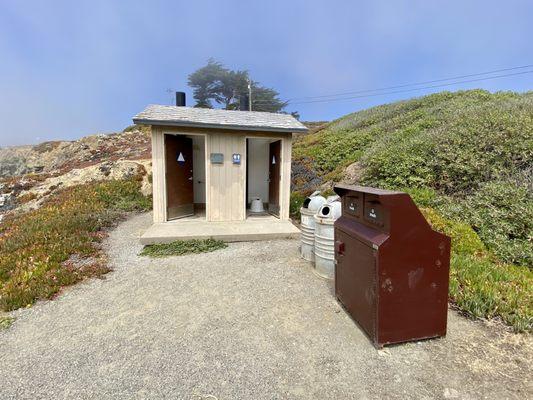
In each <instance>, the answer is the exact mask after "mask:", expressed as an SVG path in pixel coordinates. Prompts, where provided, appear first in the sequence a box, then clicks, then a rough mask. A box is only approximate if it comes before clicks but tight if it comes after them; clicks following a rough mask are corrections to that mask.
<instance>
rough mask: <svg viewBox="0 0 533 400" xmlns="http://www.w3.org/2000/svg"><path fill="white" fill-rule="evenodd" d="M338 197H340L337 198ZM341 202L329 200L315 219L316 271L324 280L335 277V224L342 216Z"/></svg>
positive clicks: (334, 199) (333, 199)
mask: <svg viewBox="0 0 533 400" xmlns="http://www.w3.org/2000/svg"><path fill="white" fill-rule="evenodd" d="M337 197H338V196H337ZM341 209H342V207H341V202H340V201H337V198H331V196H330V198H328V202H327V203H325V204H323V205H322V207H320V210H318V212H317V213H316V215H315V216H314V219H315V271H316V273H317V274H318V275H319V276H321V277H322V278H326V279H333V277H334V276H335V245H334V239H335V234H334V225H333V224H334V223H335V220H336V219H337V218H339V217H340V216H341Z"/></svg>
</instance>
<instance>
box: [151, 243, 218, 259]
mask: <svg viewBox="0 0 533 400" xmlns="http://www.w3.org/2000/svg"><path fill="white" fill-rule="evenodd" d="M226 247H228V245H227V244H226V243H224V242H223V241H222V240H215V239H213V238H210V239H205V240H200V239H193V240H176V241H174V242H171V243H160V244H150V245H148V246H144V249H143V250H142V251H141V256H149V257H154V258H157V257H168V256H182V255H185V254H193V253H208V252H211V251H215V250H219V249H223V248H226Z"/></svg>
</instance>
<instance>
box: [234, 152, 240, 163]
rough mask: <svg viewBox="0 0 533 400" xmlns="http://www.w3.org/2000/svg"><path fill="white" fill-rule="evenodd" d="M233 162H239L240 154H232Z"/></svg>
mask: <svg viewBox="0 0 533 400" xmlns="http://www.w3.org/2000/svg"><path fill="white" fill-rule="evenodd" d="M232 160H233V164H240V163H241V155H240V154H238V153H234V154H233V158H232Z"/></svg>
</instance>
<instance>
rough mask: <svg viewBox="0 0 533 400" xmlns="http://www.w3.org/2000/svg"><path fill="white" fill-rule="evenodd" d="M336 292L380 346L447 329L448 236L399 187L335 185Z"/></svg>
mask: <svg viewBox="0 0 533 400" xmlns="http://www.w3.org/2000/svg"><path fill="white" fill-rule="evenodd" d="M334 190H335V192H336V193H337V194H338V195H340V196H341V199H342V216H341V217H340V218H339V219H337V221H336V222H335V264H336V265H335V295H336V297H337V299H338V300H339V301H340V303H341V304H342V305H343V306H344V308H345V309H346V310H347V311H348V313H349V314H350V315H351V316H352V317H353V319H354V320H355V321H356V322H357V323H358V324H359V326H360V327H361V328H362V329H363V330H364V331H365V332H366V334H367V335H368V336H369V337H370V339H371V340H372V342H373V343H374V345H375V346H376V347H378V348H381V347H383V346H384V345H387V344H392V343H400V342H405V341H411V340H420V339H428V338H433V337H438V336H444V335H445V334H446V322H447V311H448V282H449V268H450V238H449V237H448V236H446V235H443V234H441V233H438V232H436V231H434V230H433V229H431V227H430V225H429V224H428V222H427V221H426V219H425V218H424V216H423V215H422V213H421V212H420V210H419V209H418V208H417V207H416V205H415V203H414V202H413V200H412V199H411V197H410V196H409V195H408V194H406V193H402V192H395V191H389V190H381V189H374V188H368V187H362V186H347V185H338V186H336V187H335V188H334Z"/></svg>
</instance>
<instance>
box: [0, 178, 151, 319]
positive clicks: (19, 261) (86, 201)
mask: <svg viewBox="0 0 533 400" xmlns="http://www.w3.org/2000/svg"><path fill="white" fill-rule="evenodd" d="M149 207H150V199H147V198H145V197H144V196H143V195H142V194H141V193H140V183H139V181H138V180H135V179H133V180H127V181H107V182H101V183H90V184H85V185H79V186H74V187H71V188H68V189H65V190H63V191H61V192H58V193H57V194H56V195H54V196H53V198H52V199H50V200H48V201H47V202H46V203H45V204H43V206H42V207H41V208H39V209H37V210H33V211H30V212H27V213H24V214H18V215H15V216H11V217H9V218H6V219H5V220H4V221H3V222H2V224H1V225H0V309H2V310H5V311H10V310H14V309H17V308H20V307H26V306H28V305H31V304H33V303H34V302H35V301H36V300H38V299H48V298H51V297H52V296H54V295H55V294H56V293H57V292H58V291H59V290H60V289H61V287H63V286H67V285H72V284H74V283H76V282H78V281H80V280H82V279H84V278H86V277H89V276H99V275H102V274H104V273H106V272H108V268H107V267H106V266H105V263H103V262H102V257H103V254H102V252H101V250H100V249H99V248H98V246H97V243H98V242H99V241H101V240H102V238H103V237H104V236H105V235H103V234H102V229H103V228H105V227H109V226H112V225H113V224H114V223H115V222H116V221H117V220H118V219H120V218H121V217H122V216H123V215H124V212H125V211H134V210H145V209H148V208H149ZM74 255H76V256H77V258H78V259H79V258H82V259H85V260H87V259H91V260H94V262H82V263H74V262H71V260H72V256H74Z"/></svg>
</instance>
